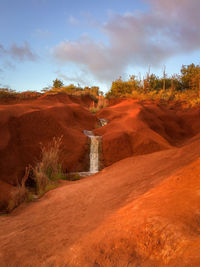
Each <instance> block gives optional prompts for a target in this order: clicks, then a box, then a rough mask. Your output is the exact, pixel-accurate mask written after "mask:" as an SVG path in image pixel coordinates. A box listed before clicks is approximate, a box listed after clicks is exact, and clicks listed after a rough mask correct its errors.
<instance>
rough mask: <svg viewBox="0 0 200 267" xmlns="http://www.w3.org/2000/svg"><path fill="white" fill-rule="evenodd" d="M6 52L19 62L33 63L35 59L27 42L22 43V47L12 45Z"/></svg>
mask: <svg viewBox="0 0 200 267" xmlns="http://www.w3.org/2000/svg"><path fill="white" fill-rule="evenodd" d="M8 52H9V53H10V55H11V56H12V57H13V58H16V59H18V60H20V61H24V60H30V61H35V60H36V59H37V56H36V55H35V54H34V53H33V51H32V50H31V48H30V45H29V44H28V43H27V42H24V44H23V45H22V46H19V45H17V44H15V43H13V44H12V46H11V47H10V49H9V51H8Z"/></svg>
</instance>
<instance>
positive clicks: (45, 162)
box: [33, 136, 64, 195]
mask: <svg viewBox="0 0 200 267" xmlns="http://www.w3.org/2000/svg"><path fill="white" fill-rule="evenodd" d="M61 144H62V136H61V137H57V138H56V137H54V138H53V140H52V141H51V142H49V143H48V144H47V145H45V146H44V145H42V146H41V154H42V156H41V161H40V162H38V163H37V164H36V166H35V168H33V175H34V179H35V181H36V187H37V188H36V190H37V193H38V194H39V195H41V194H43V193H44V192H46V188H47V187H49V185H50V184H54V183H55V182H56V181H57V180H58V179H62V178H63V176H64V173H63V172H62V166H61V164H60V152H61V150H60V146H61Z"/></svg>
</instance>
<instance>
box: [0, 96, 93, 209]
mask: <svg viewBox="0 0 200 267" xmlns="http://www.w3.org/2000/svg"><path fill="white" fill-rule="evenodd" d="M84 101H85V102H84ZM92 101H93V100H91V99H89V97H81V98H80V97H79V98H78V97H71V96H67V95H62V94H61V95H54V96H42V97H40V98H38V99H36V100H33V101H27V102H24V101H23V102H22V103H21V104H13V105H0V129H1V131H0V170H1V171H0V181H2V182H4V184H3V183H2V182H1V183H0V210H1V206H2V205H3V206H4V204H5V203H4V202H5V201H4V200H5V194H4V192H5V183H8V184H10V185H13V186H15V185H17V184H18V183H20V181H21V179H22V178H23V176H24V172H25V168H26V166H28V165H29V164H31V165H32V166H34V165H35V163H36V162H37V161H38V160H39V159H40V154H41V146H40V143H42V144H43V145H45V144H47V143H48V142H51V141H52V139H53V137H59V136H63V139H62V163H63V168H64V170H66V171H72V170H73V171H86V170H87V169H88V168H89V166H88V164H89V163H88V157H89V156H88V154H89V151H88V150H89V148H88V140H87V137H86V136H85V135H84V134H83V130H85V129H87V130H91V129H93V128H94V127H95V124H96V123H97V119H96V117H95V116H94V115H92V114H91V113H90V112H89V111H88V109H87V108H86V107H87V106H88V105H89V104H90V103H92ZM9 188H11V187H9ZM7 193H9V192H7Z"/></svg>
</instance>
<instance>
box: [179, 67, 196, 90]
mask: <svg viewBox="0 0 200 267" xmlns="http://www.w3.org/2000/svg"><path fill="white" fill-rule="evenodd" d="M181 74H182V75H181V81H182V85H183V89H197V88H198V87H199V80H200V66H199V65H195V64H193V63H192V64H190V65H187V66H185V65H183V66H182V68H181Z"/></svg>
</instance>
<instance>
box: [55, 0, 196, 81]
mask: <svg viewBox="0 0 200 267" xmlns="http://www.w3.org/2000/svg"><path fill="white" fill-rule="evenodd" d="M146 2H148V3H149V10H148V11H146V12H142V11H137V12H134V13H130V12H129V13H126V14H124V15H120V14H112V16H111V17H110V18H109V20H108V21H107V22H105V23H102V24H101V33H103V34H104V37H105V39H106V40H108V42H105V43H103V42H97V41H94V40H93V39H92V38H91V37H89V36H84V37H80V38H79V39H78V40H77V41H76V42H72V41H70V40H67V41H64V42H62V43H60V44H58V45H57V46H56V47H54V49H53V55H54V57H55V58H56V59H57V60H58V61H60V62H64V63H68V62H74V63H76V64H79V65H80V66H81V67H84V68H85V69H86V70H88V73H91V74H92V75H93V76H94V77H95V78H96V79H98V80H101V81H111V80H112V79H113V78H117V77H118V76H119V75H121V74H122V73H123V72H125V71H126V69H127V67H129V66H139V67H144V66H148V65H151V66H153V67H158V66H160V64H163V63H165V61H166V60H167V59H169V58H171V57H173V56H174V55H179V54H182V53H190V52H194V51H197V50H199V49H200V31H199V25H200V16H199V9H200V1H199V0H190V1H188V0H169V1H163V0H148V1H147V0H146Z"/></svg>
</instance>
